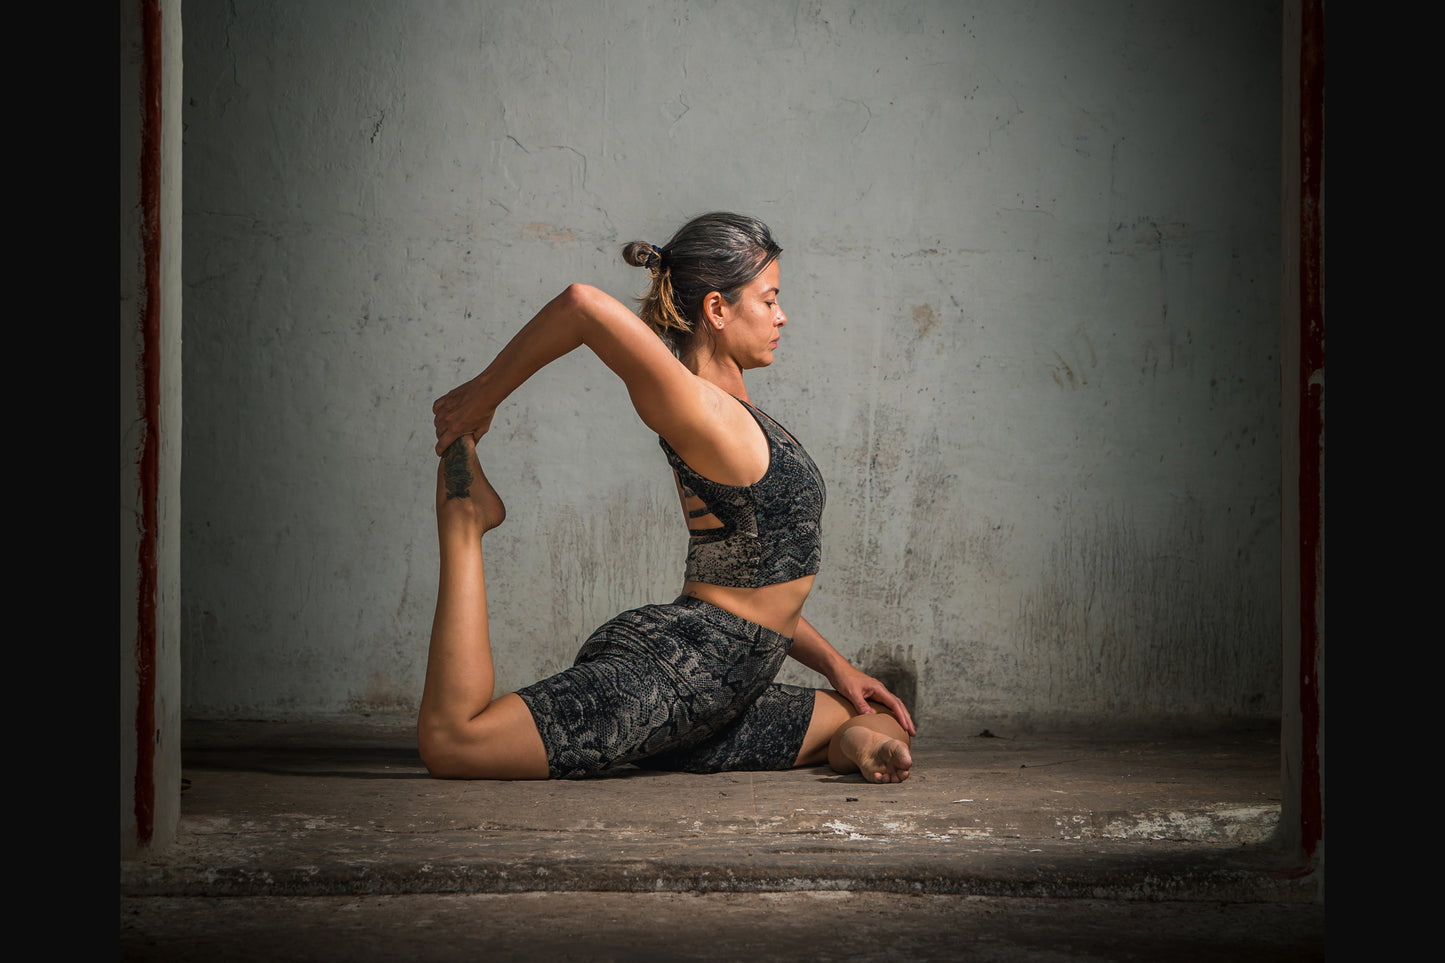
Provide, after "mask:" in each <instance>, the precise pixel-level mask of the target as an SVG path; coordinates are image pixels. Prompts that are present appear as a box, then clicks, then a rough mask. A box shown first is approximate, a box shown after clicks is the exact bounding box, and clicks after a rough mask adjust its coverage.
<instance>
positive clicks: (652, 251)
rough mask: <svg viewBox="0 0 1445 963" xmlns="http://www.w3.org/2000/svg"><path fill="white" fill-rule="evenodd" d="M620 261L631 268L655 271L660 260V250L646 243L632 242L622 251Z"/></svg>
mask: <svg viewBox="0 0 1445 963" xmlns="http://www.w3.org/2000/svg"><path fill="white" fill-rule="evenodd" d="M622 259H623V260H624V261H626V262H627V263H628V264H630V265H632V266H633V267H640V268H647V269H648V270H655V269H656V268H657V267H658V266H659V262H661V260H662V248H660V247H658V246H657V245H655V244H648V243H647V242H646V241H633V242H632V243H630V244H628V245H627V246H626V247H624V248H623V249H622Z"/></svg>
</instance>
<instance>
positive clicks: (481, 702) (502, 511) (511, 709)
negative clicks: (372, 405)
mask: <svg viewBox="0 0 1445 963" xmlns="http://www.w3.org/2000/svg"><path fill="white" fill-rule="evenodd" d="M505 518H506V508H505V507H504V506H503V505H502V500H501V499H500V498H499V497H498V496H497V493H496V491H495V490H493V488H492V486H491V485H490V484H489V483H488V482H487V479H486V476H485V475H483V474H482V466H481V463H480V462H478V461H477V455H476V447H475V445H474V444H473V442H472V439H471V438H470V436H463V437H462V438H459V439H458V440H457V441H456V442H454V443H453V444H452V446H451V447H450V448H448V449H447V450H446V453H445V454H444V455H443V456H442V460H441V464H440V465H439V466H438V468H437V537H438V541H439V543H440V548H441V580H440V584H439V586H438V589H437V608H436V616H435V617H434V619H433V620H432V633H431V644H430V648H429V649H428V652H427V666H426V685H425V688H424V689H423V690H422V698H421V711H420V712H419V713H418V714H417V748H418V749H419V750H420V751H421V757H422V761H423V762H424V763H426V767H427V769H428V770H429V771H430V772H431V774H432V775H434V776H440V777H444V778H452V779H545V778H547V752H546V749H545V748H543V746H542V738H541V736H539V735H538V734H537V726H536V724H535V723H534V722H533V721H532V714H531V712H529V711H528V709H527V707H526V705H525V704H524V703H523V702H522V700H521V699H519V698H517V697H516V696H515V695H508V696H503V697H502V698H500V699H497V700H496V701H493V700H492V687H493V685H494V684H495V681H496V675H495V672H494V670H493V667H492V646H491V637H490V634H489V629H488V622H487V585H486V578H485V573H484V569H483V565H482V536H483V535H484V534H485V533H486V532H488V531H490V530H491V529H493V528H495V527H497V526H498V525H500V524H501V523H502V521H503V519H505Z"/></svg>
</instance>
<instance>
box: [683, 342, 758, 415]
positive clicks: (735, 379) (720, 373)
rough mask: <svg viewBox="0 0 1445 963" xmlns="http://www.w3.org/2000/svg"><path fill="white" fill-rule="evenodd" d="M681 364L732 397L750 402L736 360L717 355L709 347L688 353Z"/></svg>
mask: <svg viewBox="0 0 1445 963" xmlns="http://www.w3.org/2000/svg"><path fill="white" fill-rule="evenodd" d="M683 364H685V365H686V366H687V368H688V370H689V371H691V372H692V373H693V374H695V375H697V376H698V377H699V378H701V379H702V380H704V381H707V382H710V383H711V384H715V385H717V386H718V387H719V388H721V389H722V390H723V391H726V392H727V393H728V394H730V395H732V396H733V397H734V398H741V399H742V400H743V401H747V402H748V403H749V404H751V400H750V399H749V398H748V389H747V385H745V384H743V372H742V369H741V368H739V367H738V366H737V362H735V361H733V360H731V359H729V358H723V357H719V356H718V355H717V354H716V353H715V352H713V351H711V350H709V349H703V350H699V351H694V352H693V353H692V354H690V355H688V356H687V357H686V358H684V359H683Z"/></svg>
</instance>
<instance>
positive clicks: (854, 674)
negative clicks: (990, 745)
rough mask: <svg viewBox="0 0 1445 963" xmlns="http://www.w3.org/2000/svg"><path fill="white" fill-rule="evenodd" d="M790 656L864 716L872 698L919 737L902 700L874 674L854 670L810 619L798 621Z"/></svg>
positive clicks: (869, 707) (870, 711) (910, 733)
mask: <svg viewBox="0 0 1445 963" xmlns="http://www.w3.org/2000/svg"><path fill="white" fill-rule="evenodd" d="M788 654H789V655H790V656H792V657H793V658H795V659H797V660H798V661H799V662H801V663H803V665H806V666H807V667H808V668H810V669H812V670H813V671H814V672H817V673H819V674H820V675H822V676H823V677H824V678H826V679H827V680H828V682H829V683H830V684H831V685H832V686H833V690H834V691H835V692H837V693H838V694H839V695H841V696H842V697H843V698H845V699H847V700H848V701H849V702H851V703H853V708H855V709H857V710H858V712H859V713H861V714H862V715H870V714H872V712H873V707H872V706H870V705H869V704H868V700H869V699H872V700H873V701H874V702H877V703H880V704H881V705H884V706H887V707H888V709H889V710H890V711H892V713H893V716H894V718H896V719H897V720H898V724H899V725H901V726H902V727H903V728H904V731H906V732H907V733H908V734H909V735H910V736H916V735H918V730H917V728H915V727H914V725H913V717H912V716H910V715H909V714H908V707H907V706H905V705H904V704H903V700H902V699H900V698H898V697H897V696H896V695H894V694H893V693H891V692H889V691H888V687H887V686H885V685H884V684H883V683H881V682H879V681H878V680H877V679H875V678H873V677H872V676H871V675H868V674H866V673H864V672H860V671H859V670H858V669H856V668H854V667H853V665H852V663H850V662H849V661H848V660H847V659H845V658H843V656H842V654H841V653H839V652H838V650H837V649H835V648H833V646H832V645H831V644H830V643H829V642H828V640H827V639H825V638H823V635H822V633H821V632H819V631H818V630H817V629H815V628H813V626H812V624H811V623H810V622H809V621H808V620H807V619H805V618H801V617H800V618H799V619H798V627H797V629H796V630H794V632H793V647H792V649H791V650H790V651H789V652H788Z"/></svg>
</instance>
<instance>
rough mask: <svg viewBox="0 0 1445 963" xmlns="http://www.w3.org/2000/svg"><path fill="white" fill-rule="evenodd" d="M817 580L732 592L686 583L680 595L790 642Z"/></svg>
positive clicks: (808, 577)
mask: <svg viewBox="0 0 1445 963" xmlns="http://www.w3.org/2000/svg"><path fill="white" fill-rule="evenodd" d="M816 577H817V576H814V575H805V576H803V577H802V578H795V579H793V580H792V581H790V582H779V583H778V584H776V585H764V586H763V587H762V588H735V587H733V586H729V585H709V584H707V583H706V582H693V581H687V582H684V583H683V584H682V594H683V595H690V596H692V597H693V598H697V599H702V600H703V601H704V602H708V603H710V604H712V605H716V606H717V607H718V608H720V609H726V610H727V611H729V612H731V613H732V614H733V615H736V616H740V617H741V618H745V619H747V620H748V621H749V622H756V623H757V624H758V625H761V626H762V627H763V628H765V629H772V630H773V631H774V632H777V633H778V634H780V635H786V636H787V637H788V638H792V637H793V635H794V634H795V633H796V632H797V630H798V619H799V617H800V616H802V614H803V603H804V602H805V601H807V598H808V593H809V592H810V591H812V589H813V579H814V578H816Z"/></svg>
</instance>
